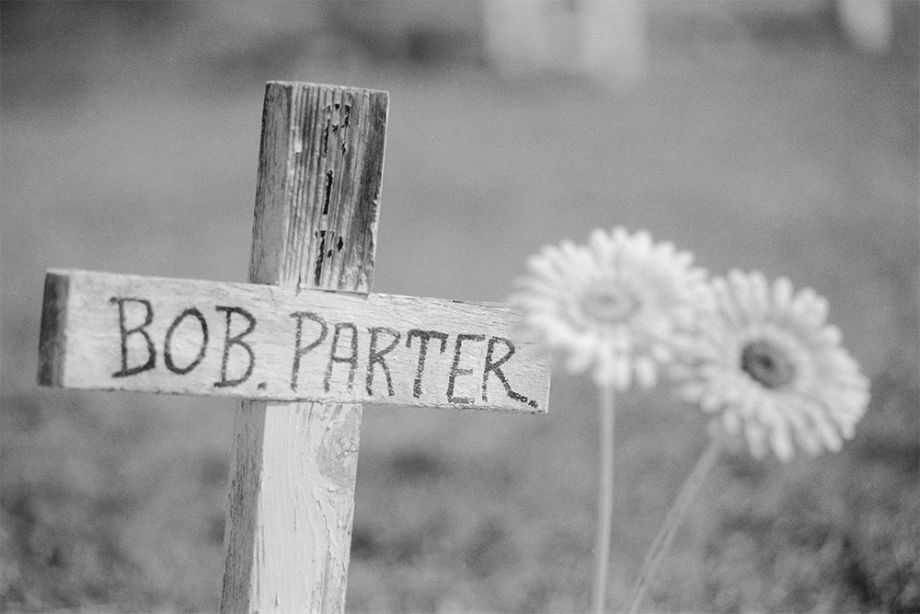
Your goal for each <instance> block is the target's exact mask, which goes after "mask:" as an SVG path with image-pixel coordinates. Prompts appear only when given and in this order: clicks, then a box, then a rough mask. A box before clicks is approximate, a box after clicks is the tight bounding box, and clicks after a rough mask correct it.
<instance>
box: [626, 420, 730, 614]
mask: <svg viewBox="0 0 920 614" xmlns="http://www.w3.org/2000/svg"><path fill="white" fill-rule="evenodd" d="M721 451H722V442H721V441H720V440H719V439H718V438H717V437H713V438H712V440H711V441H710V442H709V446H708V447H707V448H706V450H705V451H704V452H703V454H702V455H700V458H699V460H697V461H696V466H695V467H694V468H693V471H691V472H690V475H689V476H687V481H686V482H684V485H683V486H682V487H681V489H680V492H679V493H678V494H677V498H676V499H675V500H674V505H673V506H671V510H670V511H669V512H668V515H667V516H666V517H665V520H664V524H662V525H661V528H660V529H659V530H658V535H656V536H655V540H654V541H653V542H652V546H651V547H650V548H649V551H648V554H647V555H646V557H645V562H644V563H642V570H641V571H640V572H639V579H638V580H637V581H636V584H635V586H634V587H633V591H632V597H631V598H630V601H629V614H635V613H636V612H637V611H638V610H639V606H640V605H641V604H642V599H643V597H645V592H646V590H648V587H649V584H650V583H651V580H652V577H653V576H654V575H655V572H656V571H657V570H658V566H659V565H660V564H661V559H662V558H664V554H665V552H667V549H668V546H670V545H671V540H672V539H674V534H675V533H676V532H677V527H678V526H679V525H680V523H681V521H682V520H683V518H684V516H685V515H686V513H687V510H688V509H690V504H691V503H693V499H694V498H695V497H696V495H697V494H698V493H699V491H700V487H701V486H702V485H703V482H704V481H705V479H706V476H707V475H708V474H709V471H710V470H711V469H712V468H713V466H714V465H715V464H716V460H717V459H718V458H719V453H720V452H721Z"/></svg>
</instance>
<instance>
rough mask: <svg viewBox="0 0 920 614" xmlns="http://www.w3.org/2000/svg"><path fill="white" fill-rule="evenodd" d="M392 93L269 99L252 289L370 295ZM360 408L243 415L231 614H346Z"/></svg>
mask: <svg viewBox="0 0 920 614" xmlns="http://www.w3.org/2000/svg"><path fill="white" fill-rule="evenodd" d="M387 98H388V97H387V94H386V92H376V91H370V90H364V89H354V88H344V87H338V86H327V85H314V84H305V83H280V82H272V83H269V84H268V85H267V86H266V90H265V104H264V107H263V114H262V143H261V147H260V151H259V173H258V184H257V189H256V205H255V220H254V223H253V239H252V253H251V259H250V267H249V281H251V282H253V283H261V284H276V285H279V286H283V287H289V288H321V289H326V290H348V291H353V292H363V293H366V292H369V291H370V285H371V278H372V273H373V268H374V245H375V240H376V229H377V211H378V203H379V198H380V182H381V179H382V167H383V149H384V139H385V127H386V114H387V104H388V100H387ZM360 425H361V405H358V404H338V405H336V404H333V405H330V404H324V403H295V404H278V403H265V402H256V401H244V402H243V403H242V404H241V405H240V409H239V412H238V414H237V417H236V427H235V432H236V435H235V442H234V449H235V452H234V456H235V470H234V477H233V481H232V486H231V494H230V507H229V515H228V522H227V534H226V539H225V542H226V546H227V556H226V564H225V568H224V587H223V594H222V597H221V610H222V611H223V612H271V611H276V612H291V611H301V612H342V611H344V608H345V583H346V579H347V572H348V560H349V548H350V543H351V526H352V517H353V513H354V488H355V475H356V471H357V462H358V433H359V431H360Z"/></svg>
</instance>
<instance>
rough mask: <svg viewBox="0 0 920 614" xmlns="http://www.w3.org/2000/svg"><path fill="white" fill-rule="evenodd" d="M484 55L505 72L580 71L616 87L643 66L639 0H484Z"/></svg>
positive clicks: (633, 79) (628, 81) (634, 76)
mask: <svg viewBox="0 0 920 614" xmlns="http://www.w3.org/2000/svg"><path fill="white" fill-rule="evenodd" d="M483 26H484V31H485V43H486V49H487V55H488V57H489V59H490V61H491V62H492V63H493V64H494V65H495V66H496V68H497V69H498V70H499V71H501V72H503V73H506V74H526V73H533V72H540V71H544V70H549V71H560V72H567V73H572V74H582V75H586V76H588V77H589V78H591V79H593V80H595V81H597V82H599V83H603V84H605V85H609V86H611V87H614V88H624V87H628V86H630V85H632V84H633V83H635V82H636V81H637V80H638V79H639V78H641V76H642V74H643V73H644V72H645V69H646V62H647V60H646V55H647V52H646V43H645V21H644V17H643V11H642V6H641V1H640V0H617V1H605V0H485V1H484V2H483Z"/></svg>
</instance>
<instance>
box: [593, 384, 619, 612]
mask: <svg viewBox="0 0 920 614" xmlns="http://www.w3.org/2000/svg"><path fill="white" fill-rule="evenodd" d="M598 393H599V397H600V419H601V440H600V448H601V449H600V466H599V469H600V471H599V474H598V480H599V481H598V499H597V533H596V535H595V539H594V585H593V587H592V591H591V611H592V612H594V613H595V614H599V613H600V612H603V611H604V604H605V603H606V601H607V575H608V574H607V564H608V561H609V559H610V531H611V524H612V521H613V433H614V430H613V426H614V398H613V387H612V386H610V385H604V386H599V387H598Z"/></svg>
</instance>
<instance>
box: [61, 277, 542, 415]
mask: <svg viewBox="0 0 920 614" xmlns="http://www.w3.org/2000/svg"><path fill="white" fill-rule="evenodd" d="M48 277H49V284H56V285H57V286H59V287H66V291H65V292H57V293H56V294H65V295H66V298H65V299H64V302H63V305H62V306H60V307H58V308H59V309H62V310H63V321H62V322H63V325H62V327H61V329H60V330H59V331H57V332H56V334H55V336H56V337H59V339H57V340H55V342H54V343H53V344H52V345H51V346H50V348H51V349H52V352H51V353H49V355H48V356H46V357H43V361H48V362H49V363H50V364H51V365H57V366H56V368H55V367H50V366H49V369H55V370H54V371H53V375H51V376H50V377H51V378H52V380H53V381H50V382H49V383H53V384H56V385H60V386H64V387H67V388H86V389H100V390H127V391H137V392H159V393H174V394H191V395H217V396H232V397H241V398H247V399H262V400H272V401H286V402H290V401H298V400H312V401H322V402H327V403H357V402H361V403H363V402H368V403H378V404H390V405H416V406H430V407H469V408H477V409H494V410H504V411H516V412H528V413H540V412H543V411H545V409H546V404H547V397H548V394H549V376H550V369H549V363H548V360H547V359H546V356H545V354H544V352H543V351H542V350H541V348H540V347H539V345H538V344H536V343H532V342H529V341H527V340H525V339H522V338H521V336H520V332H519V331H520V329H521V328H522V327H521V326H520V322H519V317H518V314H517V313H516V312H515V311H513V310H512V309H511V308H510V307H508V306H506V305H497V304H482V303H468V302H462V301H448V300H441V299H431V298H417V297H410V296H395V295H386V294H371V295H363V294H357V293H346V292H324V291H319V290H299V291H298V290H296V289H294V288H283V287H277V286H266V285H258V284H239V283H224V282H214V281H198V280H188V279H165V278H157V277H138V276H133V275H115V274H111V273H95V272H88V271H51V272H49V274H48Z"/></svg>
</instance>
